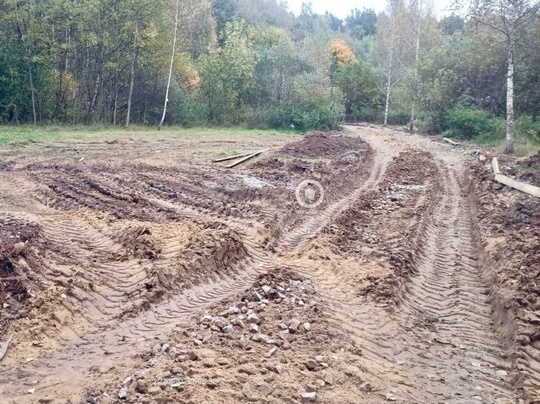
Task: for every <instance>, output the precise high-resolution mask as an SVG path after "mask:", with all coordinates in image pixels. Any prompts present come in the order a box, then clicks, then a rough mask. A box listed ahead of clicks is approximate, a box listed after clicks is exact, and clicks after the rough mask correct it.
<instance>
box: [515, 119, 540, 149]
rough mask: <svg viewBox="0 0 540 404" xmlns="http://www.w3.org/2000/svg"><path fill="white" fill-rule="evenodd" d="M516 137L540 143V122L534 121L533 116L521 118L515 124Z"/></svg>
mask: <svg viewBox="0 0 540 404" xmlns="http://www.w3.org/2000/svg"><path fill="white" fill-rule="evenodd" d="M515 132H516V137H520V138H523V139H526V140H529V141H531V142H533V143H540V121H537V120H533V118H532V117H531V116H528V115H525V116H521V117H519V118H518V119H517V120H516V124H515Z"/></svg>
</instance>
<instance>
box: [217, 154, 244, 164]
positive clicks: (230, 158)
mask: <svg viewBox="0 0 540 404" xmlns="http://www.w3.org/2000/svg"><path fill="white" fill-rule="evenodd" d="M251 154H253V153H242V154H236V155H234V156H229V157H223V158H221V159H217V160H213V161H212V162H213V163H221V162H222V161H229V160H236V159H239V158H242V157H246V156H249V155H251Z"/></svg>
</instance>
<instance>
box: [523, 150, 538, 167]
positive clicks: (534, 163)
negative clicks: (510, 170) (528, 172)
mask: <svg viewBox="0 0 540 404" xmlns="http://www.w3.org/2000/svg"><path fill="white" fill-rule="evenodd" d="M521 164H522V165H523V166H525V167H528V168H540V152H538V153H537V154H535V155H534V156H531V157H529V158H527V159H525V160H524V161H523V162H522V163H521Z"/></svg>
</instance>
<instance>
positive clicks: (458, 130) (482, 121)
mask: <svg viewBox="0 0 540 404" xmlns="http://www.w3.org/2000/svg"><path fill="white" fill-rule="evenodd" d="M504 127H505V124H504V119H502V118H497V117H492V116H491V115H490V114H489V113H488V112H486V111H483V110H480V109H470V108H455V109H451V110H450V111H448V112H447V113H446V115H445V117H444V120H443V123H442V129H443V135H444V136H446V137H454V138H458V139H464V140H470V139H474V138H483V139H485V140H489V139H499V138H500V137H501V136H502V137H504Z"/></svg>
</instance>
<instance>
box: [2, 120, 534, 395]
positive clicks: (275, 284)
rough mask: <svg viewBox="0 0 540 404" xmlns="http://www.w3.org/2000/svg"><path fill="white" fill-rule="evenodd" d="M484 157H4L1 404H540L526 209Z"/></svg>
mask: <svg viewBox="0 0 540 404" xmlns="http://www.w3.org/2000/svg"><path fill="white" fill-rule="evenodd" d="M232 149H234V150H239V151H243V152H251V151H257V150H263V149H264V150H266V152H265V153H263V154H262V155H261V156H260V157H258V158H256V159H253V160H250V161H249V162H246V163H244V164H242V165H240V166H238V167H235V168H232V169H229V168H226V165H227V164H228V162H224V163H213V162H212V160H213V159H215V158H216V157H219V156H222V155H223V154H224V151H226V150H232ZM490 157H491V154H490V153H489V152H487V151H482V150H477V149H473V148H465V147H454V146H451V145H448V144H444V143H441V142H439V141H436V140H433V139H430V138H425V137H422V136H418V135H409V134H406V133H403V132H398V131H394V130H391V129H383V128H377V127H349V128H347V129H346V130H345V131H344V132H341V133H322V132H316V133H311V134H309V135H307V136H306V137H293V136H290V137H283V136H282V137H277V136H276V137H271V136H262V135H261V136H259V137H251V138H243V137H241V136H238V137H237V138H236V137H235V138H228V139H225V138H223V139H221V138H219V137H216V138H212V139H210V140H199V141H197V140H196V139H184V138H182V137H175V138H170V139H166V138H165V139H163V138H152V137H148V138H142V139H130V140H121V141H116V140H112V141H111V140H110V139H108V140H104V141H103V142H101V143H100V142H88V143H85V142H77V143H57V144H56V143H43V144H41V143H37V144H31V145H26V144H25V145H13V146H8V147H3V148H1V149H0V160H1V163H0V189H1V190H2V192H1V193H0V304H1V306H0V313H1V321H0V341H3V342H4V341H10V345H9V347H8V350H7V353H6V355H5V357H4V358H3V360H2V361H1V362H0V402H1V403H4V402H6V403H74V404H78V403H121V402H127V403H231V404H232V403H239V402H268V403H300V402H320V403H379V402H381V403H382V402H398V403H400V402H401V403H467V404H469V403H518V402H522V403H538V402H540V393H539V391H540V352H539V350H540V316H539V314H538V313H539V311H540V300H538V299H540V292H539V290H540V289H539V288H538V285H537V282H538V279H539V276H540V265H539V260H540V259H539V257H540V230H539V229H540V202H538V200H537V199H534V198H532V197H528V196H525V195H523V194H521V193H519V192H518V191H515V190H510V189H507V188H505V187H504V186H502V185H500V184H497V183H495V182H494V181H493V178H492V177H493V173H492V171H491V168H490V165H489V161H490ZM499 157H501V158H500V160H501V169H502V170H503V171H504V172H505V173H506V174H508V175H513V176H515V177H516V178H520V179H522V180H525V181H527V180H530V182H532V183H534V178H535V177H534V176H535V173H536V171H535V170H536V169H537V165H536V161H537V160H538V158H537V157H534V156H533V157H532V158H529V159H527V160H523V159H521V160H519V159H514V158H505V157H503V156H499ZM531 173H532V177H531V175H530V174H531ZM524 175H525V177H524ZM306 180H308V181H309V182H307V183H305V182H304V181H306ZM5 347H6V343H5V342H4V344H3V348H5ZM1 354H2V349H1V348H0V355H1Z"/></svg>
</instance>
